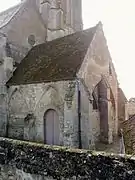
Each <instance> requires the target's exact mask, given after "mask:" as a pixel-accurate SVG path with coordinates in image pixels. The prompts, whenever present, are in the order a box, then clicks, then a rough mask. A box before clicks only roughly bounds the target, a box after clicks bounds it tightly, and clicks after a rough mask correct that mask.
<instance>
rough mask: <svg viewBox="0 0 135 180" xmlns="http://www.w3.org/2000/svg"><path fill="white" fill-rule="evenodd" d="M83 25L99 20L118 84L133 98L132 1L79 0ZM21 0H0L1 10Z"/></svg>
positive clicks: (134, 1)
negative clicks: (80, 0)
mask: <svg viewBox="0 0 135 180" xmlns="http://www.w3.org/2000/svg"><path fill="white" fill-rule="evenodd" d="M82 1H83V21H84V28H85V29H86V28H89V27H91V26H94V25H95V24H97V23H98V21H102V23H103V28H104V32H105V36H106V38H107V42H108V46H109V50H110V53H111V56H112V59H113V62H114V65H115V68H116V72H117V74H118V79H119V82H120V86H121V87H122V89H123V90H124V92H125V94H126V96H127V97H128V98H130V97H135V84H134V78H135V53H134V51H135V49H134V48H135V46H134V42H135V0H82ZM18 2H20V0H4V1H2V0H1V2H0V11H3V10H5V9H7V8H9V7H11V6H13V5H15V4H17V3H18Z"/></svg>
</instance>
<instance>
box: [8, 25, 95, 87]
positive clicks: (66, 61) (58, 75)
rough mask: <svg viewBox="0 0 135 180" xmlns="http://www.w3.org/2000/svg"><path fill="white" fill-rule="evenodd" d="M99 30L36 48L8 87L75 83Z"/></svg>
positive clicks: (18, 69)
mask: <svg viewBox="0 0 135 180" xmlns="http://www.w3.org/2000/svg"><path fill="white" fill-rule="evenodd" d="M96 27H97V26H95V27H92V28H90V29H88V30H84V31H80V32H76V33H74V34H71V35H68V36H65V37H63V38H59V39H56V40H53V41H51V42H47V43H44V44H40V45H37V46H35V47H34V48H33V49H32V50H30V52H29V53H28V55H27V56H26V57H25V58H24V59H23V60H22V62H21V63H20V65H19V67H18V68H17V69H16V71H15V72H14V74H13V77H12V78H11V79H10V80H9V81H8V82H7V84H8V85H13V84H14V85H19V84H29V83H30V84H31V83H39V82H49V81H59V80H67V79H73V78H74V77H75V76H76V72H77V71H78V69H79V68H80V66H81V64H82V61H83V59H84V56H85V54H86V51H87V49H88V47H89V45H90V43H91V41H92V39H93V35H94V33H95V31H96Z"/></svg>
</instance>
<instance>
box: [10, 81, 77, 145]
mask: <svg viewBox="0 0 135 180" xmlns="http://www.w3.org/2000/svg"><path fill="white" fill-rule="evenodd" d="M72 85H73V86H72ZM8 93H9V124H8V126H9V127H8V130H9V131H8V136H9V137H12V138H19V139H23V138H24V136H25V138H26V136H27V138H26V139H28V140H35V141H38V142H44V115H45V112H46V111H47V110H48V109H54V110H55V111H56V112H57V113H58V116H59V122H60V144H63V142H66V143H67V144H68V141H70V142H69V144H72V142H71V141H72V139H73V138H74V137H73V136H74V135H73V134H74V133H73V131H75V130H74V129H73V126H74V124H73V123H74V120H75V119H76V118H74V116H76V112H77V111H76V102H75V87H74V83H72V82H70V81H61V82H54V83H45V84H44V83H43V84H29V85H20V86H12V87H11V88H9V90H8ZM28 114H33V118H32V119H33V120H34V124H35V125H34V128H35V130H34V131H31V132H29V133H28V135H25V124H24V119H25V118H26V116H27V115H28ZM29 126H31V124H29ZM64 130H65V131H64ZM71 134H72V137H71ZM64 138H66V139H65V140H64ZM69 139H70V140H69Z"/></svg>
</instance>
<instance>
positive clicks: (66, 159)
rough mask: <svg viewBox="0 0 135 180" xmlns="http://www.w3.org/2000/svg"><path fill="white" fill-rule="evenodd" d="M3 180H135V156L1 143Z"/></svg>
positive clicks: (0, 161)
mask: <svg viewBox="0 0 135 180" xmlns="http://www.w3.org/2000/svg"><path fill="white" fill-rule="evenodd" d="M0 167H1V168H0V178H1V179H2V180H14V179H16V180H43V179H45V180H53V179H54V180H55V179H57V180H58V179H59V180H69V179H70V180H79V179H81V180H85V179H89V180H97V179H99V180H101V179H104V180H112V179H113V180H117V179H119V180H122V179H135V171H134V168H135V160H134V158H133V157H132V156H125V157H122V156H116V155H107V154H103V153H102V154H99V153H96V152H89V151H85V150H77V149H76V150H74V149H67V148H65V147H50V146H44V145H42V144H34V143H27V142H22V141H15V140H11V139H3V138H1V139H0Z"/></svg>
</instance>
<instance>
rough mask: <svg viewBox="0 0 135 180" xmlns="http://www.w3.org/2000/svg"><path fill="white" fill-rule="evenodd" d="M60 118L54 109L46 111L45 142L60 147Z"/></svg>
mask: <svg viewBox="0 0 135 180" xmlns="http://www.w3.org/2000/svg"><path fill="white" fill-rule="evenodd" d="M59 136H60V127H59V116H58V114H57V112H56V111H55V110H53V109H49V110H48V111H46V113H45V116H44V141H45V143H46V144H49V145H59Z"/></svg>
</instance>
